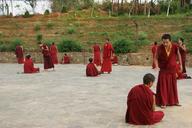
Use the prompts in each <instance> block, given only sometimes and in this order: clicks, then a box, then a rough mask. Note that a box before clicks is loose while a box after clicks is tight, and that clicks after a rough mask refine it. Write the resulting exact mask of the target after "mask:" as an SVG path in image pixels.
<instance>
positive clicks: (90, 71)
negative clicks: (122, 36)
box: [86, 58, 100, 77]
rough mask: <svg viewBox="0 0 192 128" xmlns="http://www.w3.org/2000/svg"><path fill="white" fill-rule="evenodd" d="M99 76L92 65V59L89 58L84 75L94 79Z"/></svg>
mask: <svg viewBox="0 0 192 128" xmlns="http://www.w3.org/2000/svg"><path fill="white" fill-rule="evenodd" d="M99 74H100V73H99V71H98V70H97V68H96V67H95V65H94V63H93V59H92V58H89V64H88V65H87V68H86V75H87V76H92V77H94V76H98V75H99Z"/></svg>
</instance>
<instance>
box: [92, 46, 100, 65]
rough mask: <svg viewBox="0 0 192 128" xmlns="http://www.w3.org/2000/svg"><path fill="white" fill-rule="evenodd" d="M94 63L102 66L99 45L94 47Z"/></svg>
mask: <svg viewBox="0 0 192 128" xmlns="http://www.w3.org/2000/svg"><path fill="white" fill-rule="evenodd" d="M93 52H94V53H93V54H94V57H93V63H94V64H96V65H97V66H100V65H101V55H100V47H99V45H94V46H93Z"/></svg>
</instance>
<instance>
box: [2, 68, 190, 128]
mask: <svg viewBox="0 0 192 128" xmlns="http://www.w3.org/2000/svg"><path fill="white" fill-rule="evenodd" d="M39 66H40V67H41V69H42V65H39ZM21 71H22V65H17V64H0V128H128V127H134V128H140V127H145V128H148V127H150V128H156V127H157V128H191V127H192V80H180V81H178V88H179V96H180V103H181V104H182V107H168V108H166V109H165V110H164V112H165V118H164V119H163V121H162V122H160V123H158V124H156V125H153V126H133V125H128V124H125V123H124V115H125V111H126V97H127V92H128V90H129V89H130V88H131V87H132V86H133V85H135V84H139V83H141V82H142V77H143V75H144V74H145V73H148V72H152V73H154V74H155V75H156V76H157V72H155V71H153V70H151V69H150V67H138V66H114V67H113V72H112V74H104V75H102V76H100V77H96V78H87V77H85V66H84V65H58V66H56V71H54V72H41V73H38V74H33V75H25V74H20V73H18V72H21ZM188 72H189V73H192V69H188ZM190 75H192V74H190ZM153 89H155V87H154V88H153ZM157 109H159V108H157Z"/></svg>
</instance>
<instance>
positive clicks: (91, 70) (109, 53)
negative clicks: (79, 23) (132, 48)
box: [86, 38, 118, 77]
mask: <svg viewBox="0 0 192 128" xmlns="http://www.w3.org/2000/svg"><path fill="white" fill-rule="evenodd" d="M112 64H114V65H117V64H118V58H117V56H116V55H115V54H114V48H113V46H112V44H111V42H110V41H109V38H107V39H106V42H105V43H104V46H103V54H102V61H101V49H100V46H99V45H98V44H97V43H95V45H94V46H93V59H92V58H89V64H88V65H87V67H86V75H87V76H90V77H94V76H98V75H99V74H103V73H106V72H107V73H109V74H110V73H111V72H112ZM98 67H101V70H99V69H98Z"/></svg>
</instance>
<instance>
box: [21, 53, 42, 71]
mask: <svg viewBox="0 0 192 128" xmlns="http://www.w3.org/2000/svg"><path fill="white" fill-rule="evenodd" d="M37 72H39V68H34V64H33V60H32V59H31V55H27V56H26V57H25V62H24V73H37Z"/></svg>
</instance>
